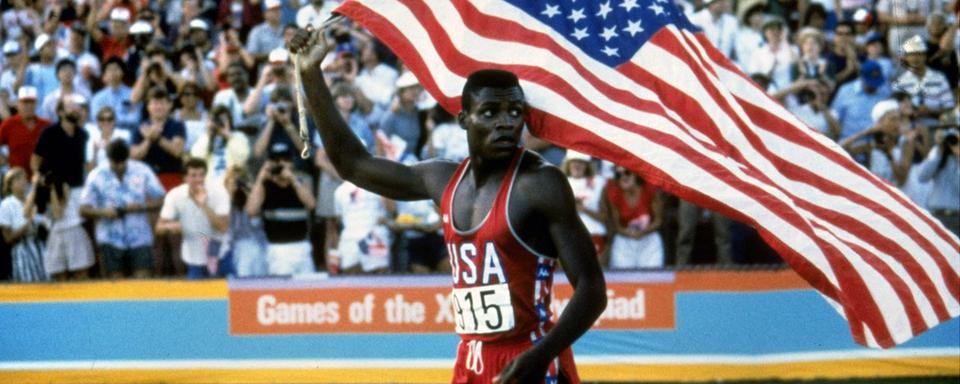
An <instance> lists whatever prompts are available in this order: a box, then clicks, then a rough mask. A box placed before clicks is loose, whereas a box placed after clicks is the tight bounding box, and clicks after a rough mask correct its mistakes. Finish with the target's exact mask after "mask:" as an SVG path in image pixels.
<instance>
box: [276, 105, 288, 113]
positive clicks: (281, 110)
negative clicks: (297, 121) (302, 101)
mask: <svg viewBox="0 0 960 384" xmlns="http://www.w3.org/2000/svg"><path fill="white" fill-rule="evenodd" d="M274 108H276V110H277V113H287V111H289V110H290V105H289V104H287V103H284V102H280V103H276V104H275V106H274Z"/></svg>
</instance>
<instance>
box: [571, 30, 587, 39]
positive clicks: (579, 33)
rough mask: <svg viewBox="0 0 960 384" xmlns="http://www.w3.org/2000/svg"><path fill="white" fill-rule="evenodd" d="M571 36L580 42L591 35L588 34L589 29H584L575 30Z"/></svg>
mask: <svg viewBox="0 0 960 384" xmlns="http://www.w3.org/2000/svg"><path fill="white" fill-rule="evenodd" d="M570 36H573V37H574V38H575V39H577V40H578V41H579V40H583V39H584V38H586V37H587V36H590V34H589V33H587V28H586V27H584V28H574V29H573V33H571V34H570Z"/></svg>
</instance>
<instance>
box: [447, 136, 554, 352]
mask: <svg viewBox="0 0 960 384" xmlns="http://www.w3.org/2000/svg"><path fill="white" fill-rule="evenodd" d="M523 153H524V150H523V149H520V150H518V151H517V153H516V155H514V158H513V160H512V162H511V164H510V168H509V170H508V171H507V173H506V174H505V175H504V177H503V181H501V183H500V187H499V190H498V192H497V197H496V199H495V200H494V202H493V205H492V206H491V207H490V212H489V213H488V214H487V217H486V218H485V219H484V220H483V222H481V223H480V224H477V225H476V227H474V228H471V229H466V228H463V229H461V228H455V226H454V218H453V212H454V210H453V200H454V195H455V194H456V191H457V187H458V186H459V185H460V182H461V180H462V179H463V177H464V174H465V173H466V171H467V169H468V166H469V163H470V159H469V158H467V159H466V160H464V161H463V163H461V164H460V167H459V168H458V169H457V172H456V173H454V175H453V177H452V178H451V179H450V182H449V183H448V184H447V187H446V189H445V190H444V193H443V200H442V201H441V204H440V212H441V215H442V216H441V221H442V223H443V233H444V241H445V243H446V246H447V252H448V254H449V255H450V262H451V267H452V271H451V272H452V275H453V295H452V297H451V300H452V301H453V305H454V317H455V322H456V328H457V332H458V333H460V338H461V339H462V340H482V341H484V342H487V341H493V340H498V341H504V340H518V339H519V340H528V341H534V340H538V339H540V338H541V337H543V335H544V334H545V333H546V332H548V331H549V330H550V328H552V326H553V323H552V321H551V320H550V316H551V314H550V300H551V292H552V291H553V290H552V286H553V272H554V269H555V266H556V258H555V257H550V256H546V255H541V254H538V253H536V252H535V251H534V250H533V249H532V248H530V247H529V246H528V245H527V244H525V243H524V242H523V241H522V240H520V238H519V237H518V236H517V234H516V231H514V229H513V228H512V227H511V224H510V222H509V219H508V215H507V206H508V204H509V198H510V191H511V190H512V186H513V183H514V181H515V179H516V177H515V176H516V174H517V169H518V168H519V165H520V161H521V160H522V158H523Z"/></svg>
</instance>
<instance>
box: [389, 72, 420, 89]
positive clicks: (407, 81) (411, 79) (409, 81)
mask: <svg viewBox="0 0 960 384" xmlns="http://www.w3.org/2000/svg"><path fill="white" fill-rule="evenodd" d="M417 84H420V82H419V81H417V77H416V76H414V75H413V72H410V71H407V72H404V73H403V74H402V75H400V77H398V78H397V81H396V83H394V86H395V87H397V89H400V88H407V87H412V86H414V85H417Z"/></svg>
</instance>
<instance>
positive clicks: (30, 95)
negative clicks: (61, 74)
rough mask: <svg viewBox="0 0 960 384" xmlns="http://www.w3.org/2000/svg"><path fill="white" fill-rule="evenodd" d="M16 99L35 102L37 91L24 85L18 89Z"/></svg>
mask: <svg viewBox="0 0 960 384" xmlns="http://www.w3.org/2000/svg"><path fill="white" fill-rule="evenodd" d="M17 99H20V100H36V99H37V89H36V88H34V87H31V86H29V85H24V86H22V87H20V90H19V91H17Z"/></svg>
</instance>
